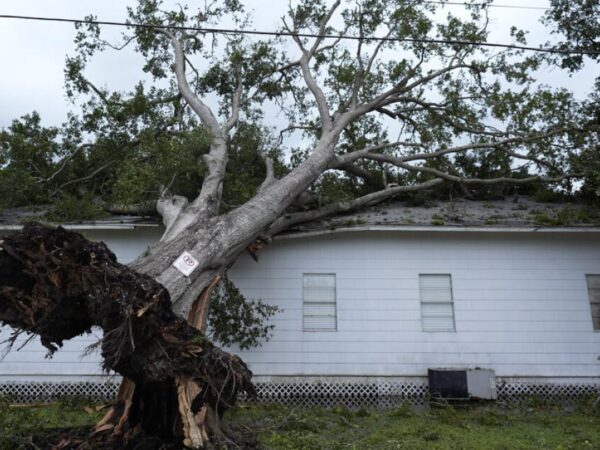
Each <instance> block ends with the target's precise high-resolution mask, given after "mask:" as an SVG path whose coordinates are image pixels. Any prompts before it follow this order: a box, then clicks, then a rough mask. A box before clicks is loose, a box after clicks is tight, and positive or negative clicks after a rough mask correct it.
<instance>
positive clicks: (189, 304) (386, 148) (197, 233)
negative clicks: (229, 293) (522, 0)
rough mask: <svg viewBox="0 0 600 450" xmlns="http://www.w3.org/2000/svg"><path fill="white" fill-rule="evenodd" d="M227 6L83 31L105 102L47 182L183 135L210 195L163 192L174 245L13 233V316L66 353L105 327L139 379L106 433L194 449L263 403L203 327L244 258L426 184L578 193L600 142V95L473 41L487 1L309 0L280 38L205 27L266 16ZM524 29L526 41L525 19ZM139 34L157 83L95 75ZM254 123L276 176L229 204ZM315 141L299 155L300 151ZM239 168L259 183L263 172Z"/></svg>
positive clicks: (5, 245)
mask: <svg viewBox="0 0 600 450" xmlns="http://www.w3.org/2000/svg"><path fill="white" fill-rule="evenodd" d="M221 3H222V5H216V2H215V4H213V5H212V6H208V7H206V9H204V10H201V11H190V10H189V9H187V8H186V7H179V9H176V10H175V11H163V10H162V5H161V2H160V1H157V0H144V1H140V3H139V6H138V7H137V8H131V9H130V10H129V12H128V14H129V20H130V23H132V24H135V23H137V24H140V23H143V24H146V25H152V26H143V27H140V26H134V25H132V26H131V27H130V28H129V32H130V34H129V35H126V36H124V43H123V45H120V46H118V45H115V44H111V43H109V42H107V41H105V40H104V39H103V37H102V35H101V32H100V27H99V26H98V25H97V24H94V23H93V22H91V21H88V22H85V23H83V24H81V25H80V26H79V27H78V28H79V32H78V35H77V39H76V43H77V48H78V54H77V55H76V56H74V57H71V58H68V60H67V68H66V77H67V92H68V94H69V95H70V96H71V97H72V98H75V97H76V96H78V95H79V96H86V98H87V101H86V102H85V103H83V104H82V105H81V106H82V115H81V117H76V116H73V117H72V118H71V120H70V122H69V123H68V124H67V125H66V126H65V128H64V131H63V139H62V141H60V142H58V143H56V147H57V148H58V149H59V150H56V151H54V150H52V149H53V148H54V147H52V146H48V147H47V149H49V150H48V152H47V153H48V155H50V156H47V157H46V160H45V163H44V164H41V163H38V164H37V165H36V166H35V170H37V171H38V174H37V175H35V174H34V175H32V176H33V179H34V180H35V181H34V182H35V183H37V185H41V186H48V192H50V197H53V196H57V195H61V192H68V193H69V195H78V194H81V192H83V193H84V194H85V195H88V194H89V192H94V191H93V190H94V189H98V188H97V186H98V185H101V186H102V180H104V181H106V180H107V179H108V178H109V177H110V176H111V175H114V173H118V172H119V170H122V169H123V167H129V169H127V170H135V169H136V168H137V167H141V166H143V165H144V164H145V163H146V162H147V160H148V159H150V160H152V158H156V157H157V155H160V157H161V158H164V159H167V160H168V159H169V155H170V152H171V151H174V149H177V148H180V147H181V142H182V141H185V143H186V146H187V147H194V146H196V147H198V148H202V149H204V150H202V151H199V155H198V156H199V161H200V162H199V163H198V165H197V167H195V168H194V169H193V170H194V171H195V173H194V174H193V177H191V178H190V176H189V173H188V178H187V179H188V181H189V180H190V179H192V180H197V183H198V187H197V190H194V189H192V191H191V192H193V195H192V197H191V198H186V197H184V196H182V195H179V194H181V192H177V186H178V184H177V183H178V179H181V178H183V177H184V176H186V175H185V170H189V168H186V167H183V166H185V164H179V165H174V167H175V169H174V170H173V172H172V173H173V175H172V177H171V181H170V182H168V180H167V183H166V184H164V185H163V186H162V188H161V189H160V191H159V192H157V191H155V193H156V194H155V195H156V197H155V198H157V201H156V210H157V211H158V212H159V213H160V215H161V216H162V218H163V222H164V225H165V233H164V235H163V236H162V239H161V240H160V242H158V243H156V244H155V245H154V246H152V247H151V248H150V249H149V251H148V252H146V253H145V254H144V255H142V256H140V257H139V258H138V259H137V260H136V261H134V262H133V263H132V264H131V265H130V266H129V267H125V266H122V265H119V264H118V263H116V261H115V260H114V257H113V256H112V254H111V253H110V252H109V251H108V250H107V249H106V248H105V247H104V246H103V245H100V244H91V243H89V242H86V241H85V240H83V239H82V238H81V237H80V236H78V235H76V234H74V233H69V232H66V231H64V230H61V229H58V230H56V231H49V230H48V229H46V228H43V227H40V226H35V225H34V226H30V227H27V228H25V229H24V231H23V232H22V233H21V234H20V235H15V236H13V237H10V238H6V239H5V240H4V241H3V242H2V244H1V248H2V252H0V264H1V265H2V277H1V280H2V286H3V287H2V291H0V295H1V297H0V300H1V302H2V303H1V305H0V320H1V321H2V322H3V323H6V324H8V325H11V326H13V327H14V328H16V329H18V330H25V331H28V332H32V333H35V334H38V335H40V336H41V337H42V342H43V343H44V345H46V346H48V347H49V348H50V349H51V350H52V351H54V350H55V347H56V345H60V343H61V342H62V341H63V340H65V339H69V338H71V337H73V336H76V335H78V334H80V333H82V332H85V331H86V330H88V329H89V328H90V327H91V326H93V325H96V326H100V327H101V328H102V329H103V330H104V338H103V341H102V343H101V348H102V354H103V357H104V361H105V362H104V366H105V368H106V369H109V370H115V371H117V372H119V373H121V374H123V375H124V376H125V377H126V379H125V381H124V382H123V385H122V386H121V390H120V393H119V399H118V403H117V405H116V406H115V407H114V408H113V409H112V410H111V412H110V413H109V414H107V416H106V417H105V418H104V420H103V421H102V422H101V423H100V424H98V426H97V427H96V431H97V432H98V433H105V434H106V433H108V434H112V435H113V437H115V438H117V439H126V438H130V437H131V436H132V435H133V434H134V433H137V432H139V431H142V432H145V433H148V434H153V433H162V434H166V435H169V434H172V435H175V436H179V437H180V438H181V439H182V440H183V442H184V443H185V444H186V445H188V446H190V447H194V448H203V447H206V446H209V445H211V442H212V443H214V442H217V441H221V442H222V441H226V440H227V439H229V437H228V436H227V433H226V432H224V430H223V429H222V427H221V423H220V416H221V415H222V413H223V412H224V409H225V408H226V407H227V406H229V405H231V404H232V403H233V402H234V401H235V397H236V394H237V392H238V391H240V390H241V391H246V392H247V393H249V394H252V392H253V389H252V385H251V383H250V376H251V374H250V372H249V371H248V369H247V368H246V366H245V365H244V364H243V362H242V361H240V360H239V358H237V357H235V356H232V355H229V354H227V353H224V352H222V351H220V350H218V349H217V348H216V347H215V346H214V345H213V344H211V343H210V342H209V341H208V340H207V339H206V338H205V336H204V329H205V325H206V316H207V311H208V302H209V300H210V298H211V295H210V294H211V291H212V289H213V288H214V287H215V285H216V284H217V283H218V282H219V279H220V277H221V276H222V275H223V274H224V272H225V271H226V269H227V268H228V267H229V266H230V265H231V264H233V263H234V262H235V260H236V259H237V258H238V256H239V255H240V254H241V253H242V252H243V251H245V249H247V248H249V247H251V248H254V249H256V248H259V247H260V246H262V245H265V244H268V242H269V241H270V240H271V239H272V237H273V236H275V235H276V234H278V233H281V232H284V231H286V230H288V229H290V228H291V227H293V226H295V225H297V224H300V223H303V222H307V221H311V220H316V219H321V218H324V217H327V216H330V215H333V214H337V213H341V212H347V211H351V210H355V209H358V208H361V207H364V206H369V205H373V204H376V203H379V202H383V201H385V200H387V199H391V198H393V197H395V196H399V195H403V194H406V193H410V192H418V191H424V190H433V189H440V188H444V187H445V186H453V187H454V188H455V189H456V192H459V193H462V195H471V194H472V192H473V191H474V190H477V189H479V190H480V192H492V190H491V188H492V187H502V188H503V189H505V188H506V186H513V187H514V186H523V185H531V184H536V183H537V184H541V183H544V184H546V183H551V184H552V183H553V184H555V185H557V186H559V187H560V188H561V189H562V190H564V191H571V190H572V189H573V186H572V185H571V180H572V179H573V178H574V177H577V176H580V175H581V174H582V171H583V170H584V168H583V167H581V165H580V164H579V161H578V156H579V153H580V151H581V150H582V149H583V148H584V147H585V146H587V145H592V144H591V142H593V140H594V139H593V138H592V136H593V134H591V133H592V132H593V131H590V130H589V123H588V121H587V120H586V117H585V111H586V109H585V105H582V104H579V103H578V102H577V101H576V100H575V99H574V98H573V97H572V96H571V95H570V94H569V93H568V92H566V91H564V90H552V89H550V88H548V87H543V86H537V85H536V83H535V80H534V78H535V77H534V75H533V74H534V73H535V71H536V70H537V69H538V68H539V67H540V64H542V61H541V60H540V59H539V58H537V57H535V56H533V57H532V56H527V55H524V54H523V52H522V51H520V50H517V49H504V50H497V49H493V50H490V49H488V48H486V47H481V46H479V45H473V44H475V43H481V42H485V41H486V39H487V37H488V30H487V16H486V9H485V8H482V7H481V6H477V5H474V6H472V7H470V8H469V9H468V11H469V18H468V19H466V20H465V19H461V18H459V17H456V16H452V15H449V16H448V17H446V18H445V20H444V21H443V22H438V21H437V20H436V17H439V16H436V15H435V14H436V11H437V8H436V7H435V6H434V5H432V4H430V3H427V2H419V1H411V2H406V1H400V0H398V1H384V0H360V1H359V0H357V1H352V2H347V3H348V4H347V5H345V6H343V5H342V1H341V0H337V1H334V2H326V1H322V0H305V1H302V2H298V3H299V4H298V5H297V6H292V7H290V9H289V11H288V14H287V16H286V17H285V18H284V19H283V22H282V23H283V28H282V29H281V30H280V31H281V32H282V33H283V34H285V36H279V37H277V38H274V39H272V40H263V39H258V38H256V37H252V38H249V37H245V36H243V35H240V34H235V33H234V34H226V35H222V34H218V33H212V32H209V31H202V30H200V28H203V27H204V28H206V27H209V26H211V24H214V23H234V24H237V26H248V25H249V19H248V17H247V16H246V13H245V12H244V9H243V7H242V5H241V4H240V2H238V1H236V0H230V1H226V2H221ZM348 35H351V36H355V37H356V38H355V39H353V40H347V39H345V38H344V36H348ZM374 36H379V37H382V38H383V39H378V40H375V39H372V37H374ZM513 38H514V39H515V40H516V41H517V42H520V43H523V42H524V34H523V33H522V32H519V31H517V30H514V32H513ZM128 45H135V46H136V49H137V51H138V52H139V53H140V54H141V55H142V56H143V57H144V59H145V65H144V67H143V70H144V71H145V72H146V73H147V74H148V75H149V76H150V77H152V78H153V79H154V80H155V81H156V83H157V85H156V87H153V88H150V89H148V88H147V87H146V86H145V85H144V84H143V83H140V84H139V85H137V86H136V88H135V90H134V92H132V93H129V94H127V93H119V92H109V91H108V90H107V89H105V88H103V87H98V86H96V84H94V83H93V82H92V81H91V80H89V79H88V78H87V77H86V74H85V68H86V64H87V63H88V61H89V60H90V58H91V57H92V56H93V55H94V53H95V52H97V51H102V50H108V49H109V48H115V49H120V48H125V47H127V46H128ZM215 98H216V99H217V103H218V105H217V106H216V107H214V106H211V102H212V100H213V99H215ZM273 111H279V112H280V114H279V116H278V117H277V118H276V119H273V117H270V116H269V113H272V112H273ZM265 122H270V123H271V126H270V127H268V126H266V125H264V123H265ZM261 123H262V124H263V125H261ZM273 123H275V125H274V126H273V125H272V124H273ZM15 126H16V125H15ZM277 127H279V128H277ZM249 129H253V130H262V131H261V133H263V137H262V138H261V139H259V141H260V142H259V143H257V145H256V146H255V148H254V152H255V154H256V155H257V156H260V157H261V158H262V159H263V160H264V169H263V170H264V179H263V180H261V182H260V183H257V184H255V185H251V186H245V188H246V190H247V191H246V193H245V194H244V195H239V196H238V197H237V198H238V200H240V199H241V201H240V204H236V205H231V204H225V203H224V201H223V193H224V191H227V182H228V181H229V182H234V179H235V175H236V173H233V174H232V173H231V172H230V170H231V168H230V166H229V167H228V162H229V161H230V156H232V154H233V153H235V152H238V150H239V146H241V145H244V140H245V139H244V137H243V136H247V133H248V130H249ZM90 135H91V136H94V137H95V139H94V140H93V141H91V142H84V140H85V139H86V138H88V137H89V136H90ZM392 135H394V136H395V137H394V138H392V137H391V136H392ZM240 136H242V138H240ZM299 136H302V138H303V142H304V144H303V145H300V146H299V147H300V148H290V147H293V145H290V144H288V147H285V145H286V139H289V138H290V137H292V138H294V137H295V138H297V137H299ZM24 140H25V141H26V140H27V139H26V138H24ZM11 142H12V141H11ZM15 142H17V144H18V145H20V146H21V147H19V148H25V149H28V148H29V149H30V148H35V145H33V146H32V145H31V144H30V143H27V142H25V144H24V143H23V139H21V140H17V141H15ZM17 144H15V145H17ZM26 144H27V145H26ZM187 147H186V148H187ZM44 148H46V147H44ZM286 148H287V149H289V150H292V154H293V155H292V161H291V163H290V166H289V167H284V165H283V164H282V163H281V160H277V161H275V163H277V164H278V165H279V166H278V168H274V159H275V158H276V157H277V155H280V154H281V152H282V150H284V149H286ZM9 150H10V149H9ZM129 154H134V155H136V156H135V157H136V158H138V160H137V161H138V162H137V163H136V160H131V161H133V162H132V164H131V165H128V164H117V162H119V161H121V162H122V161H127V162H130V160H128V158H129V156H128V155H129ZM56 155H59V156H60V157H58V158H57V157H56ZM236 157H237V156H236ZM8 159H10V158H8ZM7 164H8V166H5V167H9V166H10V161H8V162H7ZM23 164H25V165H26V164H27V158H24V160H23ZM40 167H42V170H40V169H39V168H40ZM132 167H133V168H132ZM44 170H45V172H44ZM85 170H87V173H85ZM237 170H238V171H239V175H240V176H243V175H244V174H243V172H244V170H245V167H243V166H238V169H237ZM82 171H83V172H84V173H82ZM15 173H17V172H15ZM130 173H131V172H130ZM157 176H158V174H157ZM69 177H72V179H70V178H69ZM0 181H2V180H1V179H0ZM113 181H114V180H113ZM121 181H122V180H121ZM92 183H93V184H92ZM116 184H118V183H116ZM104 186H106V184H105V185H104ZM113 186H114V184H113ZM75 187H77V188H78V189H79V190H78V191H70V189H73V188H75ZM187 187H188V192H190V190H189V183H188V185H187ZM86 189H87V190H86ZM100 190H101V189H100ZM84 194H81V195H84ZM133 206H135V205H133ZM124 209H127V208H124ZM128 210H131V208H130V209H128ZM184 251H187V252H189V253H190V254H191V255H192V256H193V257H194V258H195V259H196V260H197V261H199V266H198V267H197V268H196V269H195V270H194V271H193V272H192V273H191V274H190V275H189V276H185V275H183V274H182V273H181V272H180V271H178V270H177V269H176V268H175V267H173V262H174V261H175V260H176V259H177V258H178V257H179V256H180V255H181V254H182V253H183V252H184ZM186 321H188V322H189V324H190V325H188V324H186ZM67 322H68V323H67ZM161 414H162V416H160V415H161Z"/></svg>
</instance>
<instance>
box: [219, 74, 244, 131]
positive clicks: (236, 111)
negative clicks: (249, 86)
mask: <svg viewBox="0 0 600 450" xmlns="http://www.w3.org/2000/svg"><path fill="white" fill-rule="evenodd" d="M235 78H236V83H237V86H236V88H235V92H234V93H233V98H232V100H231V117H230V118H229V120H227V122H226V123H225V125H224V126H223V132H224V133H225V134H227V133H228V132H229V131H230V130H231V129H232V128H233V127H234V126H235V125H236V124H237V122H238V120H239V118H240V99H241V97H242V90H243V84H242V74H241V67H240V66H239V65H236V67H235Z"/></svg>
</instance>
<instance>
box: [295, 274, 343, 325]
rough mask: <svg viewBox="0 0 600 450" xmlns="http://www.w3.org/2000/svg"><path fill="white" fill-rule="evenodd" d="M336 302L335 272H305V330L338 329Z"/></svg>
mask: <svg viewBox="0 0 600 450" xmlns="http://www.w3.org/2000/svg"><path fill="white" fill-rule="evenodd" d="M335 303H336V302H335V274H330V273H305V274H304V276H303V280H302V306H303V317H302V318H303V327H304V331H336V330H337V314H336V304H335Z"/></svg>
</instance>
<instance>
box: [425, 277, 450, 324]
mask: <svg viewBox="0 0 600 450" xmlns="http://www.w3.org/2000/svg"><path fill="white" fill-rule="evenodd" d="M419 286H420V291H421V319H422V322H423V331H455V327H454V304H453V302H452V280H451V278H450V275H446V274H443V275H438V274H422V275H419Z"/></svg>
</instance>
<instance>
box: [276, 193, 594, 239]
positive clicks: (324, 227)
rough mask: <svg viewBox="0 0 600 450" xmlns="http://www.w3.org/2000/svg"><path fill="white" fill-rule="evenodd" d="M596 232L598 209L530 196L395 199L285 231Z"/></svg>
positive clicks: (290, 234)
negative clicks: (415, 201)
mask: <svg viewBox="0 0 600 450" xmlns="http://www.w3.org/2000/svg"><path fill="white" fill-rule="evenodd" d="M391 230H397V231H479V232H534V231H538V232H575V231H577V232H600V214H598V213H594V212H593V211H591V210H590V209H589V208H588V207H587V206H586V205H582V204H576V203H541V202H536V201H535V200H533V199H531V198H529V197H523V196H516V197H509V198H505V199H503V200H493V201H475V200H466V199H456V200H453V201H432V202H430V203H425V204H423V205H420V206H415V205H411V204H410V203H409V202H406V201H395V202H391V203H387V204H380V205H375V206H371V207H368V208H366V209H364V210H362V211H360V212H355V213H349V214H342V215H338V216H335V217H331V218H328V219H324V220H317V221H313V222H308V223H304V224H301V225H298V226H296V227H294V228H293V229H291V230H290V231H288V232H286V233H285V237H299V236H306V235H307V234H329V233H338V232H347V231H391Z"/></svg>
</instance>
